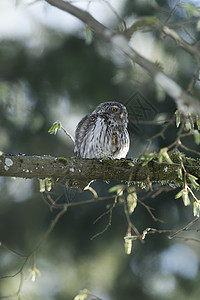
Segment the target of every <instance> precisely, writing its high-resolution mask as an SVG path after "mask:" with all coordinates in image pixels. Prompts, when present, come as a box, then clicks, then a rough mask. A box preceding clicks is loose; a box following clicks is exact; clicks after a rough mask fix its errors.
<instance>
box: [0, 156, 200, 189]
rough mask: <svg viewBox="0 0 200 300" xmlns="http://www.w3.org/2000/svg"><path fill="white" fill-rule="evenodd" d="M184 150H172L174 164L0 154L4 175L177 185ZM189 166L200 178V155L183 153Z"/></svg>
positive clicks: (1, 172) (185, 164) (1, 173)
mask: <svg viewBox="0 0 200 300" xmlns="http://www.w3.org/2000/svg"><path fill="white" fill-rule="evenodd" d="M179 156H180V152H174V153H172V154H171V156H170V157H171V159H172V160H173V164H169V163H158V162H156V161H150V162H149V163H148V164H147V165H145V166H142V163H143V161H136V162H134V161H133V160H131V159H121V160H102V161H99V160H97V159H78V158H77V157H71V158H64V157H52V156H26V155H6V154H4V155H2V156H0V176H8V177H22V178H39V179H44V178H53V179H57V178H59V179H61V178H66V179H69V180H72V181H73V182H74V181H77V182H85V181H88V182H89V181H91V180H94V179H97V180H122V181H131V182H134V183H136V182H138V183H144V182H149V181H151V182H157V183H162V184H165V185H168V184H169V183H173V184H175V185H176V186H180V185H182V184H183V181H182V180H180V179H179V178H178V175H177V169H178V167H179V166H181V164H180V160H179ZM182 161H183V164H184V166H185V169H186V171H187V172H188V173H190V174H191V175H194V176H196V177H198V178H200V159H191V158H187V157H184V156H183V157H182Z"/></svg>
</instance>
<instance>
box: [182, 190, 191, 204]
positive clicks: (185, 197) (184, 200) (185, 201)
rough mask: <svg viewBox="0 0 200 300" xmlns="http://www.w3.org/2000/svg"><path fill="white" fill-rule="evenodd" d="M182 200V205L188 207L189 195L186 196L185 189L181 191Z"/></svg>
mask: <svg viewBox="0 0 200 300" xmlns="http://www.w3.org/2000/svg"><path fill="white" fill-rule="evenodd" d="M182 198H183V203H184V205H185V206H189V205H190V198H189V195H188V190H187V189H186V188H184V189H183V195H182Z"/></svg>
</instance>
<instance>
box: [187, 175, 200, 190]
mask: <svg viewBox="0 0 200 300" xmlns="http://www.w3.org/2000/svg"><path fill="white" fill-rule="evenodd" d="M187 177H188V179H189V181H190V183H191V184H192V186H193V187H194V188H198V187H199V184H198V183H197V182H196V180H198V177H196V176H194V175H191V174H187Z"/></svg>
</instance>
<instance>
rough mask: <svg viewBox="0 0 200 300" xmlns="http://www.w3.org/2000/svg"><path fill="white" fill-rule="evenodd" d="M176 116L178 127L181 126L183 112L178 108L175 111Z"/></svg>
mask: <svg viewBox="0 0 200 300" xmlns="http://www.w3.org/2000/svg"><path fill="white" fill-rule="evenodd" d="M175 116H176V127H179V125H180V123H181V113H180V111H178V110H176V111H175Z"/></svg>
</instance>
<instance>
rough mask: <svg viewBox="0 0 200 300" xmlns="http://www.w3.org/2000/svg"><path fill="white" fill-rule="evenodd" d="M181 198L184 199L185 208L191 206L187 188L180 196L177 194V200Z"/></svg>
mask: <svg viewBox="0 0 200 300" xmlns="http://www.w3.org/2000/svg"><path fill="white" fill-rule="evenodd" d="M180 197H182V198H183V203H184V205H185V206H188V205H190V198H189V195H188V189H187V186H186V187H184V188H183V189H182V190H181V191H180V192H179V193H178V194H176V196H175V199H178V198H180Z"/></svg>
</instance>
